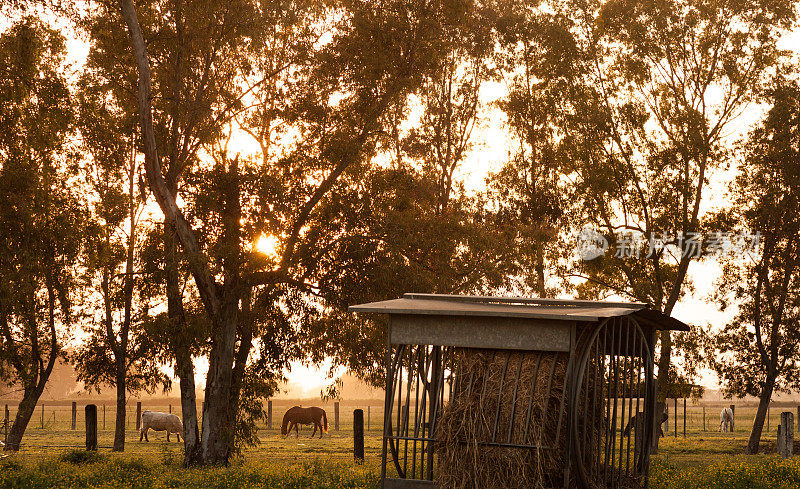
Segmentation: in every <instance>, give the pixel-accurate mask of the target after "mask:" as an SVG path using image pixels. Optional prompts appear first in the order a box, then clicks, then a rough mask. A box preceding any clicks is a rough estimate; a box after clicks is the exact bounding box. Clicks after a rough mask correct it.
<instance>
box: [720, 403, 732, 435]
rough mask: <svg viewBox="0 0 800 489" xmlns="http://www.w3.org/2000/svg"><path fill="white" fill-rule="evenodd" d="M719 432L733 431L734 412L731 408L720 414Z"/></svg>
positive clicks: (723, 409)
mask: <svg viewBox="0 0 800 489" xmlns="http://www.w3.org/2000/svg"><path fill="white" fill-rule="evenodd" d="M719 431H731V432H732V431H733V410H732V409H731V408H729V407H726V408H722V411H721V412H720V413H719Z"/></svg>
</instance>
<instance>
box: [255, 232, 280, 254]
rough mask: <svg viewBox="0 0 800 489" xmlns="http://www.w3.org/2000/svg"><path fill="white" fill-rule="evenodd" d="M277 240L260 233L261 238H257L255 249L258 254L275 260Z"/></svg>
mask: <svg viewBox="0 0 800 489" xmlns="http://www.w3.org/2000/svg"><path fill="white" fill-rule="evenodd" d="M279 244H280V243H279V241H278V238H277V237H275V236H272V235H269V236H267V235H266V234H264V233H261V236H259V237H258V239H257V240H256V243H255V249H256V250H257V251H258V252H259V253H263V254H264V255H267V256H270V257H273V258H277V257H278V245H279Z"/></svg>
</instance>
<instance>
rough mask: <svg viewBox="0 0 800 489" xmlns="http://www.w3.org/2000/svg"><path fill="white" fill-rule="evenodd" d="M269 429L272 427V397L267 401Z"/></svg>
mask: <svg viewBox="0 0 800 489" xmlns="http://www.w3.org/2000/svg"><path fill="white" fill-rule="evenodd" d="M267 429H268V430H271V429H272V399H269V400H268V401H267Z"/></svg>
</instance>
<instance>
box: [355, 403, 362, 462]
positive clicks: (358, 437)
mask: <svg viewBox="0 0 800 489" xmlns="http://www.w3.org/2000/svg"><path fill="white" fill-rule="evenodd" d="M353 458H355V461H356V463H359V464H361V463H364V410H363V409H356V410H355V411H353Z"/></svg>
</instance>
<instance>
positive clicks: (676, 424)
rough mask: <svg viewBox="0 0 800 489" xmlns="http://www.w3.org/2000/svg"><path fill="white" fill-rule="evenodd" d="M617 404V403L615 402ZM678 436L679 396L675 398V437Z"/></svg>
mask: <svg viewBox="0 0 800 489" xmlns="http://www.w3.org/2000/svg"><path fill="white" fill-rule="evenodd" d="M615 406H616V404H615ZM677 437H678V398H677V397H676V398H675V438H677Z"/></svg>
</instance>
